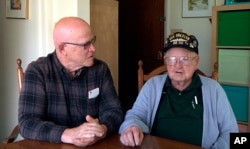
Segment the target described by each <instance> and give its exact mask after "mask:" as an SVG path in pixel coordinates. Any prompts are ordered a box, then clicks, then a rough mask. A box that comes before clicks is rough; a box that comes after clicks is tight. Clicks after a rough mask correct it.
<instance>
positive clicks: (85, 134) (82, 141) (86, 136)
mask: <svg viewBox="0 0 250 149" xmlns="http://www.w3.org/2000/svg"><path fill="white" fill-rule="evenodd" d="M86 121H87V122H85V123H83V124H82V125H80V126H78V127H75V128H70V129H66V130H65V131H64V132H63V134H62V137H61V140H62V142H64V143H71V144H74V145H76V146H83V147H84V146H88V145H92V144H94V143H95V142H96V141H98V140H100V139H102V138H105V136H106V134H107V127H106V126H105V125H101V124H100V123H99V120H98V119H94V118H92V117H91V116H89V115H87V116H86Z"/></svg>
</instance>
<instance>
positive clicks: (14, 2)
mask: <svg viewBox="0 0 250 149" xmlns="http://www.w3.org/2000/svg"><path fill="white" fill-rule="evenodd" d="M28 15H29V0H5V16H6V18H9V19H28Z"/></svg>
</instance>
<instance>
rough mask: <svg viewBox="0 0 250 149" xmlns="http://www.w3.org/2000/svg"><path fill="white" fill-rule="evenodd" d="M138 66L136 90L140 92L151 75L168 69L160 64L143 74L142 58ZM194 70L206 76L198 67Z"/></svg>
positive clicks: (165, 71)
mask: <svg viewBox="0 0 250 149" xmlns="http://www.w3.org/2000/svg"><path fill="white" fill-rule="evenodd" d="M138 66H139V68H138V92H140V90H141V88H142V86H143V85H144V83H145V82H146V81H147V80H149V79H150V78H152V77H153V76H156V75H160V74H163V73H167V71H168V70H167V66H166V65H161V66H159V67H157V68H155V69H154V70H152V71H151V72H149V73H148V74H144V71H143V61H142V60H139V61H138ZM196 71H197V73H198V74H200V75H203V76H206V74H205V73H204V72H202V71H201V70H200V69H197V70H196Z"/></svg>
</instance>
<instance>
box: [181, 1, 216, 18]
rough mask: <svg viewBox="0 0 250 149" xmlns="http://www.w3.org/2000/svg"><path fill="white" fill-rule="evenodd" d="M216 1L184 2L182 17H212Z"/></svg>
mask: <svg viewBox="0 0 250 149" xmlns="http://www.w3.org/2000/svg"><path fill="white" fill-rule="evenodd" d="M213 5H214V0H182V17H183V18H193V17H211V16H212V7H213Z"/></svg>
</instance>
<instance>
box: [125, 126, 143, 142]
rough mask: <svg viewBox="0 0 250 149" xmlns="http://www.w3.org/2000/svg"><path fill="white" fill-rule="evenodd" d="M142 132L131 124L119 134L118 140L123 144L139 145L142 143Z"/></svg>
mask: <svg viewBox="0 0 250 149" xmlns="http://www.w3.org/2000/svg"><path fill="white" fill-rule="evenodd" d="M143 138H144V134H143V132H142V131H141V129H140V128H138V127H137V126H131V127H129V128H128V129H126V130H125V131H124V132H123V133H122V134H121V136H120V141H121V143H122V144H123V145H125V146H131V147H134V146H139V145H141V143H142V140H143Z"/></svg>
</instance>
